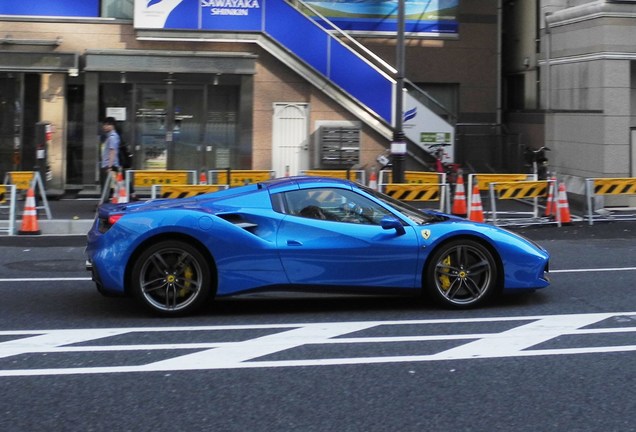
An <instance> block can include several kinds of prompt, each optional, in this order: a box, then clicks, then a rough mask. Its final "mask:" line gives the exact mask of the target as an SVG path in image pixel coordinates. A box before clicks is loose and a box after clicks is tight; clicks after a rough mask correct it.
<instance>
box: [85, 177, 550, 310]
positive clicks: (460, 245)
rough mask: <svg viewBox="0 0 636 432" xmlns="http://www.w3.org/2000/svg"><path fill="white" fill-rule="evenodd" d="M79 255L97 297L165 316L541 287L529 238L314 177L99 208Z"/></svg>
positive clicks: (472, 301)
mask: <svg viewBox="0 0 636 432" xmlns="http://www.w3.org/2000/svg"><path fill="white" fill-rule="evenodd" d="M86 257H87V269H89V270H90V271H91V272H92V276H93V280H94V281H95V283H96V285H97V288H98V290H99V291H100V292H101V293H102V294H104V295H131V296H134V297H136V298H137V299H138V300H139V301H140V302H141V303H142V304H143V305H145V306H146V307H147V308H149V309H150V310H152V311H154V312H156V313H158V314H160V315H166V316H174V315H183V314H187V313H191V312H193V311H195V310H196V309H198V308H199V307H201V306H202V305H204V304H206V303H207V302H208V301H210V300H211V299H212V298H213V297H221V296H231V295H236V294H241V293H246V292H250V291H255V290H277V291H280V290H298V291H313V292H315V291H319V292H347V293H366V294H368V293H379V292H382V293H389V294H398V293H400V294H420V293H422V292H423V293H424V294H427V295H429V296H430V297H431V298H432V299H433V300H435V301H437V302H438V303H440V304H441V305H443V306H449V307H455V308H468V307H474V306H477V305H480V304H482V303H484V302H485V301H486V300H487V299H489V298H490V297H492V296H493V295H495V294H496V293H498V292H500V291H501V290H502V289H510V290H520V289H537V288H543V287H546V286H547V285H548V284H549V282H548V277H547V274H548V261H549V254H548V253H547V252H546V251H545V250H544V249H543V248H541V247H540V246H538V245H537V244H535V243H533V242H531V241H529V240H527V239H524V238H522V237H520V236H518V235H516V234H513V233H511V232H509V231H506V230H503V229H500V228H497V227H494V226H491V225H486V224H480V223H474V222H471V221H468V220H465V219H461V218H458V217H454V216H451V215H447V214H443V213H439V212H434V211H428V210H418V209H416V208H413V207H411V206H409V205H406V204H405V203H403V202H400V201H397V200H395V199H392V198H390V197H388V196H386V195H383V194H381V193H378V192H376V191H374V190H372V189H370V188H367V187H365V186H361V185H359V184H357V183H353V182H350V181H346V180H338V179H332V178H323V177H290V178H280V179H275V180H270V181H265V182H262V183H257V184H251V185H246V186H242V187H238V188H233V189H227V190H223V191H220V192H215V193H210V194H205V195H200V196H197V197H193V198H183V199H173V200H166V199H162V200H152V201H147V202H139V203H130V204H119V205H117V204H106V205H103V206H101V207H100V208H99V212H98V216H97V218H96V220H95V223H94V225H93V227H92V228H91V231H90V232H89V234H88V246H87V248H86Z"/></svg>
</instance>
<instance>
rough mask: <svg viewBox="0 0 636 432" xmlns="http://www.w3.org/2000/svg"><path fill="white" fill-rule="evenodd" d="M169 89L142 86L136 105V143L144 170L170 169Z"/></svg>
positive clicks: (139, 89)
mask: <svg viewBox="0 0 636 432" xmlns="http://www.w3.org/2000/svg"><path fill="white" fill-rule="evenodd" d="M167 96H168V91H167V89H166V88H165V87H154V86H139V88H138V92H137V102H136V104H135V116H136V118H135V125H136V129H137V131H136V132H137V133H136V140H135V142H136V143H137V145H138V146H139V150H140V153H141V167H140V168H141V169H150V170H152V169H167V168H168V150H169V149H168V142H169V140H167V137H168V135H167V134H166V131H167V129H166V128H167V127H169V125H168V119H167V113H168V111H167V110H168V98H167Z"/></svg>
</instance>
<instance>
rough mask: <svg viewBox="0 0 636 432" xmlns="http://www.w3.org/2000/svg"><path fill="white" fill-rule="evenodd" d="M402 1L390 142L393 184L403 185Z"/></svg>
mask: <svg viewBox="0 0 636 432" xmlns="http://www.w3.org/2000/svg"><path fill="white" fill-rule="evenodd" d="M404 1H405V0H398V22H397V27H398V28H397V41H396V57H397V59H396V63H397V77H396V78H397V82H396V90H395V93H396V94H395V115H394V117H395V129H394V130H393V141H392V142H391V159H392V163H393V169H392V174H393V183H404V161H405V159H406V139H405V136H404V131H403V120H404V117H403V109H404Z"/></svg>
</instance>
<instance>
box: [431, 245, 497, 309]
mask: <svg viewBox="0 0 636 432" xmlns="http://www.w3.org/2000/svg"><path fill="white" fill-rule="evenodd" d="M496 288H497V263H496V261H495V258H494V256H493V254H492V253H491V252H490V251H489V250H488V249H487V248H486V247H485V246H483V245H482V244H480V243H478V242H476V241H473V240H469V239H461V240H454V241H451V242H449V243H446V244H444V245H442V246H441V247H440V248H439V249H438V250H437V251H436V252H435V253H434V254H433V256H432V258H431V260H430V261H429V265H428V268H427V270H426V286H425V289H426V291H427V292H428V294H429V295H431V296H432V297H433V299H434V300H435V301H437V302H438V303H440V304H442V305H443V306H450V307H455V308H469V307H475V306H478V305H480V304H482V303H483V302H484V301H485V300H486V299H487V298H488V297H490V296H491V295H492V294H493V292H494V291H495V290H496Z"/></svg>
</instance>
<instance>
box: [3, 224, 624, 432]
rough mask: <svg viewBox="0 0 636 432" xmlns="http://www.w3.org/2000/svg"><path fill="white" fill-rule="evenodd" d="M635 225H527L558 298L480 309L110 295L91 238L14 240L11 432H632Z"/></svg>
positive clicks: (518, 299) (399, 301) (512, 299)
mask: <svg viewBox="0 0 636 432" xmlns="http://www.w3.org/2000/svg"><path fill="white" fill-rule="evenodd" d="M635 230H636V223H634V222H622V223H615V224H597V225H594V226H592V227H589V226H587V225H575V226H571V227H562V228H557V227H529V228H524V229H518V231H520V232H523V233H524V234H525V235H527V236H528V237H530V238H533V239H536V240H538V241H539V242H540V243H541V244H543V245H544V246H545V247H546V248H547V249H548V250H549V251H550V252H551V254H552V261H551V269H552V276H551V278H552V284H551V286H550V287H548V288H547V289H545V290H541V291H537V292H535V293H532V294H523V295H509V296H504V297H502V298H501V299H498V300H497V301H495V302H494V303H493V304H491V305H489V306H487V307H484V308H482V309H478V310H470V311H449V310H442V309H439V308H437V307H435V306H433V305H431V304H428V303H426V302H420V301H414V300H413V299H404V298H386V297H384V298H375V297H364V298H360V297H330V298H307V297H293V296H292V297H288V298H285V299H280V298H267V297H262V296H252V297H249V298H242V299H233V300H223V301H219V302H216V303H213V304H211V305H210V306H209V307H208V308H206V310H204V311H202V312H201V313H200V314H198V315H197V316H193V317H187V318H180V319H159V318H154V317H152V316H149V315H147V314H146V313H144V312H143V311H142V310H141V309H140V308H138V307H137V305H136V304H135V303H134V302H132V301H130V300H126V299H117V298H104V297H101V296H100V295H99V294H97V292H96V290H95V289H94V286H93V285H92V283H91V282H90V281H89V280H88V274H86V272H85V271H84V270H83V253H82V252H83V239H82V238H81V237H49V238H35V239H33V238H26V237H23V238H8V237H5V238H0V248H1V250H2V254H1V255H0V272H1V273H0V295H1V297H0V298H1V299H2V300H0V312H1V313H0V388H1V389H2V392H0V430H2V431H44V430H47V431H50V430H66V431H115V430H116V431H146V430H147V431H151V430H152V431H164V430H165V431H168V430H169V431H189V430H214V431H303V432H304V431H365V432H366V431H422V430H426V431H458V430H461V431H533V432H535V431H564V430H567V431H600V430H603V431H634V430H636V414H634V412H635V411H634V409H635V408H636V404H635V403H634V400H636V398H635V396H636V390H635V389H636V378H635V377H636V361H634V352H633V351H634V350H636V296H634V295H633V291H634V282H633V281H634V279H635V276H636V258H634V257H635V256H636V254H635V253H634V252H635V249H636V241H635V236H634V232H635Z"/></svg>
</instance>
